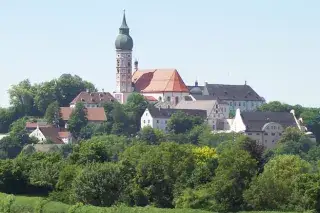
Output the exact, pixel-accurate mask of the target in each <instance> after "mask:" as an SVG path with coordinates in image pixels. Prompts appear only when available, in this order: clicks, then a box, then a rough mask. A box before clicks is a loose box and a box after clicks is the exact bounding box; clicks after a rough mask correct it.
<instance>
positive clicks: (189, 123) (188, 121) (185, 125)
mask: <svg viewBox="0 0 320 213" xmlns="http://www.w3.org/2000/svg"><path fill="white" fill-rule="evenodd" d="M202 123H203V119H202V118H201V117H199V116H188V115H187V114H186V113H184V112H182V111H178V112H176V113H174V114H172V115H171V117H170V119H169V121H168V124H167V128H168V130H169V131H170V132H173V133H175V134H179V133H186V132H188V131H189V130H191V129H192V128H193V127H194V126H196V125H201V124H202Z"/></svg>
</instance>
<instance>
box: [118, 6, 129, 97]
mask: <svg viewBox="0 0 320 213" xmlns="http://www.w3.org/2000/svg"><path fill="white" fill-rule="evenodd" d="M115 48H116V91H115V92H114V97H115V98H116V99H117V100H118V101H119V102H120V103H125V102H126V101H127V98H128V96H129V95H130V93H132V92H133V87H132V48H133V40H132V38H131V36H130V34H129V27H128V25H127V20H126V14H125V11H123V19H122V24H121V26H120V28H119V35H118V36H117V38H116V41H115Z"/></svg>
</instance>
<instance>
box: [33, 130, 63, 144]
mask: <svg viewBox="0 0 320 213" xmlns="http://www.w3.org/2000/svg"><path fill="white" fill-rule="evenodd" d="M39 129H40V131H41V132H42V134H43V135H44V136H45V137H46V139H47V140H48V139H49V140H52V141H53V142H54V143H55V144H64V143H63V141H62V140H61V138H60V137H59V129H58V128H55V127H40V128H39Z"/></svg>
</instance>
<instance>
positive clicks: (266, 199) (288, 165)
mask: <svg viewBox="0 0 320 213" xmlns="http://www.w3.org/2000/svg"><path fill="white" fill-rule="evenodd" d="M310 169H311V167H310V165H309V164H308V163H307V162H306V161H304V160H302V159H301V158H300V157H298V156H294V155H279V156H277V157H275V158H274V159H271V160H270V161H269V162H268V163H267V164H266V165H265V167H264V171H263V173H262V174H260V175H259V176H258V177H257V178H256V179H254V180H253V181H252V183H251V184H250V188H249V189H248V190H247V191H246V192H245V193H244V198H245V200H246V202H247V204H248V205H249V207H251V208H253V209H255V210H275V209H277V210H289V209H288V208H287V207H288V205H289V204H290V202H291V195H292V193H293V191H294V183H295V181H296V179H297V178H298V177H299V176H300V175H302V174H306V173H308V172H310Z"/></svg>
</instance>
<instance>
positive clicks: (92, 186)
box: [0, 125, 320, 212]
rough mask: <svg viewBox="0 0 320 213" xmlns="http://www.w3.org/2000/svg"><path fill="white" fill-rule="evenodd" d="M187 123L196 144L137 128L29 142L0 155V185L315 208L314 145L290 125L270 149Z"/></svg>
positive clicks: (70, 195)
mask: <svg viewBox="0 0 320 213" xmlns="http://www.w3.org/2000/svg"><path fill="white" fill-rule="evenodd" d="M195 129H198V130H197V131H199V132H200V134H199V143H198V144H193V142H192V141H191V140H190V139H191V138H193V137H191V135H190V134H189V135H187V137H186V140H184V141H183V142H180V143H178V142H172V141H171V140H172V134H164V133H162V132H158V131H157V130H153V129H151V128H145V129H143V130H141V131H140V132H139V134H138V135H139V137H138V138H128V137H125V136H117V135H101V136H94V137H92V138H91V139H89V140H83V141H81V142H80V144H77V145H73V146H70V145H65V146H63V147H62V148H61V149H59V150H58V151H55V152H49V153H40V152H35V150H34V148H33V147H32V146H29V148H28V149H24V150H23V152H22V153H21V154H20V155H19V156H18V157H17V158H15V159H7V160H0V191H1V192H5V193H13V194H29V195H35V194H37V195H42V196H49V198H50V199H52V200H57V201H62V202H65V203H70V204H74V203H77V202H82V203H84V204H91V205H97V206H111V205H115V204H118V203H123V204H125V205H128V206H147V205H153V206H156V207H162V208H194V209H206V210H211V211H221V212H227V211H241V210H281V211H304V210H310V209H316V210H320V209H319V204H320V203H319V199H318V198H319V196H320V185H319V181H318V180H319V177H320V175H319V174H320V173H319V167H318V165H319V164H318V162H319V160H320V155H319V153H320V147H319V146H318V145H317V144H316V143H314V142H312V141H310V140H309V139H308V138H306V137H305V136H304V135H303V134H301V132H299V131H298V130H297V129H295V128H288V129H287V130H286V132H285V133H284V134H283V136H282V138H281V140H280V142H279V144H278V146H277V147H276V148H275V149H274V150H265V149H264V147H263V146H261V145H259V144H256V142H255V141H252V140H251V139H249V138H247V137H245V136H241V135H236V137H234V136H233V135H232V134H231V135H230V134H223V135H219V134H218V135H215V136H212V138H210V139H208V137H207V136H206V133H205V132H206V129H205V127H203V126H202V125H195V126H193V128H192V129H191V131H195ZM199 129H200V130H199ZM191 131H190V132H191ZM150 139H152V140H150ZM170 141H171V142H170Z"/></svg>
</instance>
